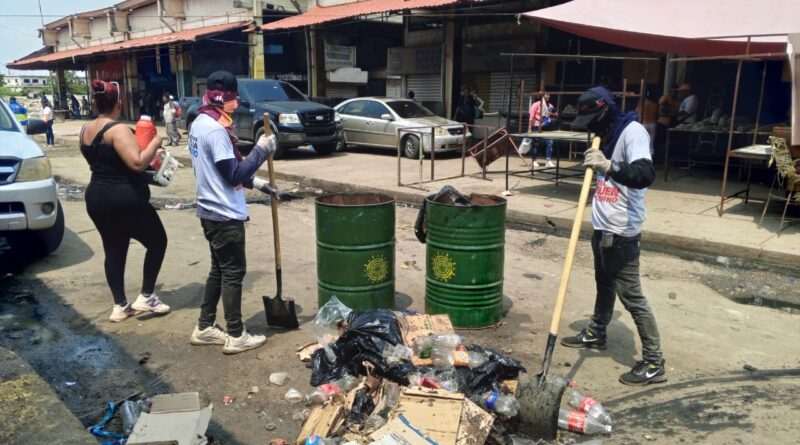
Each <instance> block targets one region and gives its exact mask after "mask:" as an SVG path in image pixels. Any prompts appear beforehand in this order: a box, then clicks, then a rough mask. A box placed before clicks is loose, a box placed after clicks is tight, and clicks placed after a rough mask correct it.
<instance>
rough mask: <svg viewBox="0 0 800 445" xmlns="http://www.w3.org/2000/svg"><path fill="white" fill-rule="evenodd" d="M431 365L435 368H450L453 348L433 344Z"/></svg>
mask: <svg viewBox="0 0 800 445" xmlns="http://www.w3.org/2000/svg"><path fill="white" fill-rule="evenodd" d="M431 355H432V357H433V366H434V367H436V368H452V367H453V365H454V363H455V359H454V357H453V349H452V348H448V347H440V346H438V345H437V346H435V347H434V348H433V354H431Z"/></svg>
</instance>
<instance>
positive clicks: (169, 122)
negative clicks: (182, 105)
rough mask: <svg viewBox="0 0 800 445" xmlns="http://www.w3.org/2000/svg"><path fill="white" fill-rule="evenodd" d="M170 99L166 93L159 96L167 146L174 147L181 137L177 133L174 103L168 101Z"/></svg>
mask: <svg viewBox="0 0 800 445" xmlns="http://www.w3.org/2000/svg"><path fill="white" fill-rule="evenodd" d="M170 97H171V96H170V95H169V94H166V93H165V94H164V95H163V96H161V100H162V101H163V102H164V110H163V112H162V115H163V116H164V127H165V128H166V130H167V146H176V145H178V142H180V140H181V135H180V133H178V125H177V123H176V122H175V102H174V101H172V100H170Z"/></svg>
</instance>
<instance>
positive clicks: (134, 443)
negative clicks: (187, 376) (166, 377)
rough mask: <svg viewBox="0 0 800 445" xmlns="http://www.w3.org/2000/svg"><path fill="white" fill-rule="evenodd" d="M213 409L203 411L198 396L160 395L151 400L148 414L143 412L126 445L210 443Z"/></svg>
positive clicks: (191, 444)
mask: <svg viewBox="0 0 800 445" xmlns="http://www.w3.org/2000/svg"><path fill="white" fill-rule="evenodd" d="M211 411H212V407H211V405H208V406H206V407H202V406H201V404H200V395H199V394H198V393H196V392H188V393H179V394H160V395H157V396H153V397H152V398H151V399H150V410H149V412H145V411H142V413H141V414H140V415H139V419H138V420H137V421H136V424H135V425H134V427H133V431H132V432H131V435H130V437H128V441H127V442H126V443H127V444H129V445H145V444H153V443H174V444H179V445H201V444H205V443H207V440H206V436H205V433H206V429H208V423H209V422H210V421H211Z"/></svg>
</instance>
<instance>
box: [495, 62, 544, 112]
mask: <svg viewBox="0 0 800 445" xmlns="http://www.w3.org/2000/svg"><path fill="white" fill-rule="evenodd" d="M509 79H510V76H509V73H508V72H507V71H506V72H503V73H491V81H490V85H489V87H490V93H489V98H488V100H487V99H486V98H485V97H481V99H483V100H484V101H486V102H487V104H485V105H484V107H483V109H484V111H486V112H487V113H489V112H498V111H502V112H504V113H505V112H506V111H507V110H508V83H509V82H508V81H509ZM520 80H524V81H525V92H526V93H527V92H531V91H537V90H538V89H539V83H538V81H537V76H536V74H535V73H516V72H515V73H514V85H513V93H514V94H512V98H511V111H512V113H516V112H517V101H518V99H519V82H520ZM522 105H523V106H522V108H523V112H525V111H527V106H528V98H527V97H526V98H525V100H524V102H523V104H522Z"/></svg>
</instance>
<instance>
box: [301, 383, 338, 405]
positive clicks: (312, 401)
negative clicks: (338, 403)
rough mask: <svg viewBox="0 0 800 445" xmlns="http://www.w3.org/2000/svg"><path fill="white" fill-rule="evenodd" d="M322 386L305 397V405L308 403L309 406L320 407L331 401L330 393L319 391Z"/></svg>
mask: <svg viewBox="0 0 800 445" xmlns="http://www.w3.org/2000/svg"><path fill="white" fill-rule="evenodd" d="M322 386H325V385H320V388H317V389H315V390H314V391H312V392H311V393H310V394H309V395H307V396H306V397H305V401H306V403H308V404H309V405H322V404H324V403H325V402H327V401H328V400H330V399H331V396H332V394H333V393H332V392H331V393H328V392H326V391H325V389H321V388H322ZM336 389H338V388H336Z"/></svg>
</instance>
